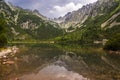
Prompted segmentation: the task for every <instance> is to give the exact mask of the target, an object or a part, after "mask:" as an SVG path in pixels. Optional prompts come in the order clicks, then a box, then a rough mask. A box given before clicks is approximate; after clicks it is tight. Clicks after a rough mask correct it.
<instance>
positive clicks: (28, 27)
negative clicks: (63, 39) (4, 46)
mask: <svg viewBox="0 0 120 80" xmlns="http://www.w3.org/2000/svg"><path fill="white" fill-rule="evenodd" d="M0 4H1V5H0V6H1V7H0V14H1V15H2V17H3V18H4V19H5V21H6V22H7V26H8V27H7V29H8V39H9V40H10V41H14V40H17V41H18V40H20V41H21V40H23V41H25V40H45V39H51V38H54V37H56V36H59V35H61V34H62V30H61V29H60V27H59V25H58V24H57V23H55V22H52V21H49V20H47V18H46V17H44V16H42V15H41V14H40V13H38V11H37V10H34V11H31V10H27V9H22V8H20V7H16V6H13V5H11V4H9V3H6V2H5V1H4V0H1V1H0Z"/></svg>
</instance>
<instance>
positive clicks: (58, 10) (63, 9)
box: [49, 2, 82, 17]
mask: <svg viewBox="0 0 120 80" xmlns="http://www.w3.org/2000/svg"><path fill="white" fill-rule="evenodd" d="M81 7H82V4H81V3H78V4H75V3H73V2H70V3H68V4H66V5H64V6H58V5H55V6H54V7H53V9H52V10H50V11H49V13H50V14H51V15H54V17H59V16H64V15H65V14H66V13H67V12H72V11H74V10H78V9H79V8H81Z"/></svg>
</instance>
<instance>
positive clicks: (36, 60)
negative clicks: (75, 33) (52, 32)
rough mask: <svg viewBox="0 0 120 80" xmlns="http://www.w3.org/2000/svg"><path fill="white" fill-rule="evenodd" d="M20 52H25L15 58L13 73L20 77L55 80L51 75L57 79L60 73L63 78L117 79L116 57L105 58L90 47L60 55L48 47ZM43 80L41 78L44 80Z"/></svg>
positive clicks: (38, 47)
mask: <svg viewBox="0 0 120 80" xmlns="http://www.w3.org/2000/svg"><path fill="white" fill-rule="evenodd" d="M25 48H28V49H25ZM74 48H75V46H74ZM21 49H24V51H23V50H22V52H20V53H18V54H17V56H18V59H20V61H18V62H17V66H18V68H19V70H18V71H17V73H16V72H15V73H16V74H22V75H23V76H22V77H28V76H30V75H31V76H33V77H35V76H39V75H40V76H42V75H43V74H47V73H48V75H49V74H50V73H51V75H50V76H49V77H55V76H54V75H53V76H52V73H56V75H57V74H59V71H61V72H60V73H62V72H63V74H64V71H65V72H66V73H65V74H64V75H67V74H70V75H71V76H74V74H75V75H78V76H79V77H80V75H82V76H83V77H85V78H88V79H90V80H98V79H99V80H103V79H105V80H113V79H116V80H117V79H119V75H120V65H119V64H120V61H119V60H120V56H119V55H114V54H105V52H103V51H101V50H96V49H95V48H93V49H92V48H91V47H90V49H89V47H88V48H79V50H78V51H77V52H75V51H72V49H70V50H71V51H65V50H64V51H63V50H62V49H59V48H56V47H54V46H51V45H41V46H40V45H39V46H38V45H33V46H31V47H30V46H29V47H25V46H24V48H22V47H21ZM91 49H92V50H91ZM73 50H74V49H73ZM61 68H62V69H61ZM59 69H60V70H59ZM67 70H68V71H67ZM48 71H49V72H48ZM72 74H73V75H72ZM22 77H21V78H22ZM45 77H46V76H43V78H45ZM53 79H54V78H53ZM26 80H27V79H26ZM58 80H59V79H58ZM60 80H61V79H60ZM62 80H64V79H62ZM65 80H66V79H65ZM67 80H69V79H67ZM78 80H79V78H78ZM83 80H84V79H83ZM85 80H86V79H85Z"/></svg>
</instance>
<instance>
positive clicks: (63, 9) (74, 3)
mask: <svg viewBox="0 0 120 80" xmlns="http://www.w3.org/2000/svg"><path fill="white" fill-rule="evenodd" d="M6 1H9V2H11V3H12V4H14V5H16V6H19V7H22V8H24V9H31V10H34V9H37V10H39V12H40V13H41V14H42V15H44V16H47V17H49V18H54V17H59V16H64V15H65V14H66V13H67V12H71V11H73V10H78V9H79V8H81V7H82V6H83V5H86V4H89V3H93V2H95V1H97V0H6Z"/></svg>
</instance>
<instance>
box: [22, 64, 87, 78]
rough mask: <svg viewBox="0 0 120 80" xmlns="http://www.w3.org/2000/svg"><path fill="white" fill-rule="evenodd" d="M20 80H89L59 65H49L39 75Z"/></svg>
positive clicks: (26, 76)
mask: <svg viewBox="0 0 120 80" xmlns="http://www.w3.org/2000/svg"><path fill="white" fill-rule="evenodd" d="M20 80H88V79H87V78H84V77H83V76H82V75H79V74H78V73H75V72H73V71H68V70H67V69H66V68H65V67H63V66H59V65H49V66H47V67H45V68H43V69H42V70H40V71H39V72H38V73H37V74H35V73H31V74H28V75H24V76H22V77H21V78H20Z"/></svg>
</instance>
